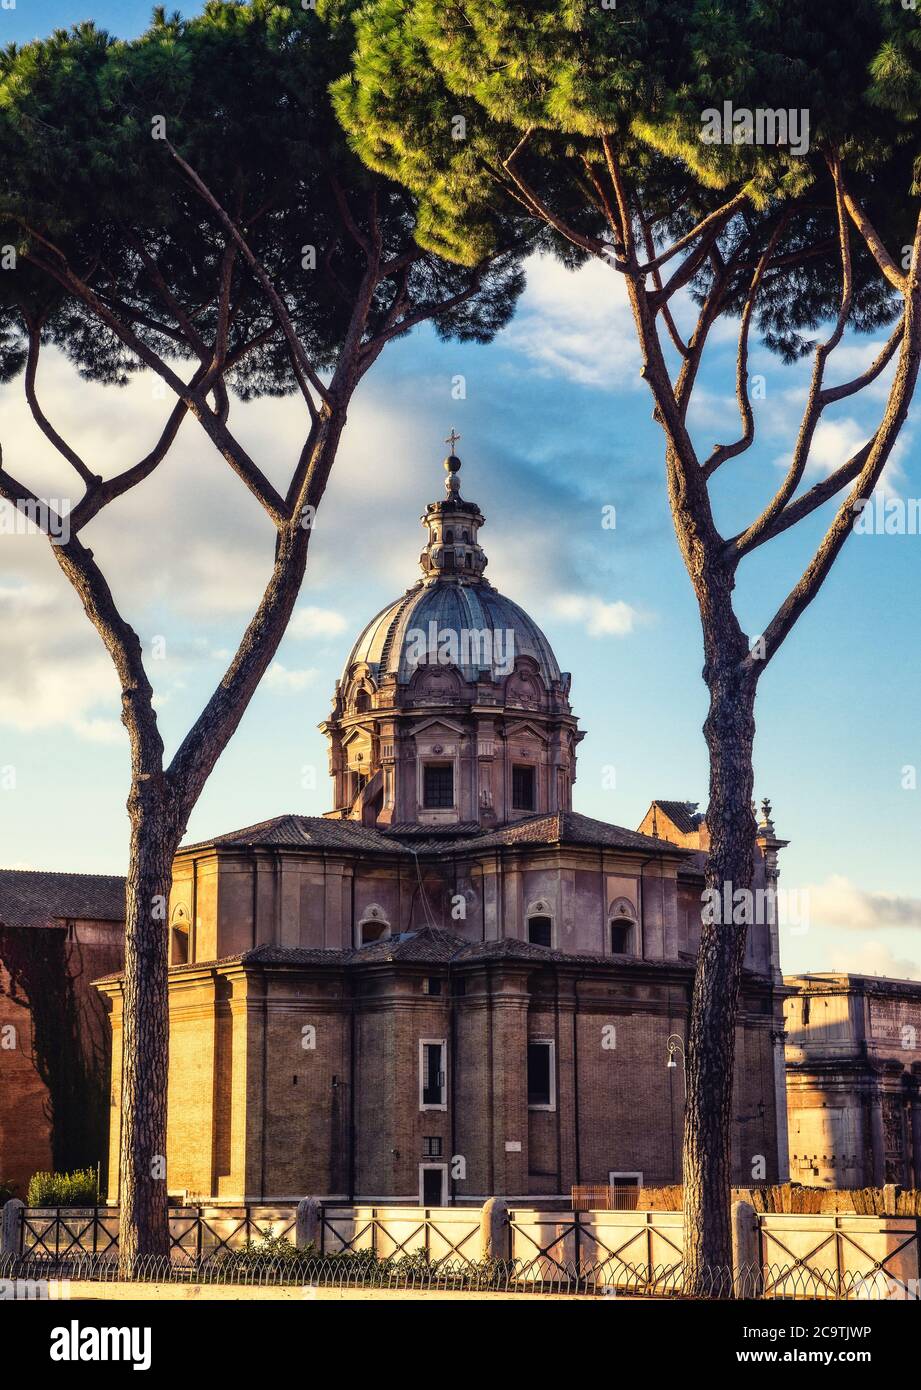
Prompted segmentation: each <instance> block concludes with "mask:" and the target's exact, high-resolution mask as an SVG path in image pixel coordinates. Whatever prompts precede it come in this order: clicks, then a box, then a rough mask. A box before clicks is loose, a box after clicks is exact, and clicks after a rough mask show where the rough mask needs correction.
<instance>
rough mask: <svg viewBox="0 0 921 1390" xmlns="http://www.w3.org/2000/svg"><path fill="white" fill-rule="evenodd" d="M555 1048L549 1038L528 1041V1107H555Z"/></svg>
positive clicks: (539, 1108) (552, 1108)
mask: <svg viewBox="0 0 921 1390" xmlns="http://www.w3.org/2000/svg"><path fill="white" fill-rule="evenodd" d="M555 1053H556V1048H555V1046H554V1044H553V1041H552V1040H551V1039H549V1038H536V1039H534V1040H533V1041H531V1042H529V1043H528V1109H529V1110H555V1109H556V1075H555V1072H556V1067H555V1060H556V1059H555Z"/></svg>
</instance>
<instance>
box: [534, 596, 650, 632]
mask: <svg viewBox="0 0 921 1390" xmlns="http://www.w3.org/2000/svg"><path fill="white" fill-rule="evenodd" d="M550 607H551V611H552V612H554V613H555V614H556V615H557V617H559V618H562V619H563V621H564V622H573V623H581V624H582V626H583V627H584V628H585V630H586V632H587V633H588V635H589V636H590V637H626V636H627V634H628V633H630V632H632V631H633V628H634V626H635V625H636V623H637V622H638V621H639V620H640V614H639V612H638V610H637V609H636V608H634V607H632V605H631V604H629V603H624V601H623V599H615V600H614V601H613V602H612V603H606V602H605V601H604V599H601V598H597V597H593V596H589V595H584V594H559V595H557V597H556V598H555V599H553V600H552V602H551V605H550Z"/></svg>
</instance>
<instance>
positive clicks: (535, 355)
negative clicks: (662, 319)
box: [498, 255, 641, 389]
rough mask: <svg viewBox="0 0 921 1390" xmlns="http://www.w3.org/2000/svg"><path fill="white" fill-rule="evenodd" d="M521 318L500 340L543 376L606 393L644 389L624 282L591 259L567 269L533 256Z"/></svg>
mask: <svg viewBox="0 0 921 1390" xmlns="http://www.w3.org/2000/svg"><path fill="white" fill-rule="evenodd" d="M527 272H528V284H527V289H526V290H525V293H524V295H523V296H522V299H521V304H520V306H519V309H518V313H517V314H516V316H515V318H514V319H513V321H512V323H511V324H510V325H509V327H508V328H506V329H505V330H504V331H503V333H502V334H501V335H500V337H499V340H498V341H499V342H501V343H503V344H504V345H505V346H506V347H511V348H514V349H515V350H516V351H517V352H520V353H521V354H522V355H523V356H524V357H527V358H529V359H530V361H531V362H533V363H534V365H535V367H536V369H537V370H538V371H539V372H540V374H541V375H544V376H556V375H563V376H567V377H569V378H570V380H572V381H577V382H580V383H581V384H582V385H585V386H599V387H605V388H607V389H615V388H623V387H624V386H628V385H629V386H633V387H639V386H640V385H641V382H640V377H639V370H640V355H639V349H638V347H637V345H636V335H635V332H634V328H633V318H632V315H631V312H630V306H629V304H628V302H627V294H626V290H625V288H624V283H623V277H622V276H621V275H620V274H619V273H618V272H617V271H616V270H614V269H612V268H611V267H610V266H606V265H602V263H601V262H600V261H596V260H592V261H589V262H588V263H587V264H586V265H584V266H582V267H581V268H580V269H579V270H576V271H571V270H567V269H566V267H565V266H564V265H562V264H561V263H560V262H559V261H558V260H556V259H555V258H554V257H553V256H549V255H541V256H533V257H531V259H530V260H529V261H528V264H527Z"/></svg>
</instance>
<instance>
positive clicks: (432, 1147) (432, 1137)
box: [422, 1134, 441, 1158]
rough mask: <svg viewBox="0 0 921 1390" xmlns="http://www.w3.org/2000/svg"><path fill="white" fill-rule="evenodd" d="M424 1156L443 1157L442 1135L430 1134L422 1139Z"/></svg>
mask: <svg viewBox="0 0 921 1390" xmlns="http://www.w3.org/2000/svg"><path fill="white" fill-rule="evenodd" d="M422 1157H423V1158H441V1135H440V1134H429V1135H426V1136H425V1137H424V1138H423V1140H422Z"/></svg>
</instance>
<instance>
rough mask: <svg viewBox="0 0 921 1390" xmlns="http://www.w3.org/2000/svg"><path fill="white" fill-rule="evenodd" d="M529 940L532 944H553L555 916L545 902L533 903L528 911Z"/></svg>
mask: <svg viewBox="0 0 921 1390" xmlns="http://www.w3.org/2000/svg"><path fill="white" fill-rule="evenodd" d="M527 926H528V941H529V942H530V943H531V945H532V946H552V945H553V918H552V917H551V915H550V908H549V906H548V904H547V903H545V902H537V903H532V904H531V906H530V907H529V908H528V913H527Z"/></svg>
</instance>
